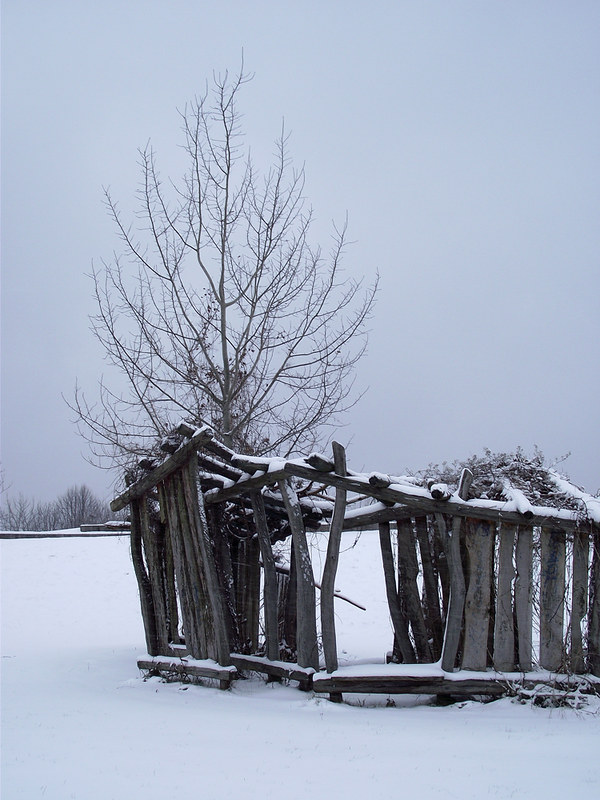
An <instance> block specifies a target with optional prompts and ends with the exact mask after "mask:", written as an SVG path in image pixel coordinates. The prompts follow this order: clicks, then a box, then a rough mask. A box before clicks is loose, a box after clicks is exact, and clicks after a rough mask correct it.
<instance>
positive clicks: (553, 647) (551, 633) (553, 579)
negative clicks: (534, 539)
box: [540, 528, 566, 672]
mask: <svg viewBox="0 0 600 800" xmlns="http://www.w3.org/2000/svg"><path fill="white" fill-rule="evenodd" d="M541 545H542V547H541V553H542V555H541V559H542V562H541V570H540V580H541V586H540V666H541V667H542V668H543V669H549V670H554V671H556V672H558V671H559V670H560V669H561V667H563V666H564V660H565V659H564V656H565V642H564V613H565V558H566V542H565V532H564V531H562V530H560V529H559V528H542V533H541Z"/></svg>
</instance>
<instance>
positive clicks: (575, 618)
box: [571, 530, 590, 674]
mask: <svg viewBox="0 0 600 800" xmlns="http://www.w3.org/2000/svg"><path fill="white" fill-rule="evenodd" d="M589 555H590V539H589V535H588V532H587V531H584V530H580V531H575V533H574V535H573V582H572V587H571V606H572V607H571V671H572V672H575V673H578V674H582V673H584V672H585V671H586V664H585V662H586V658H585V650H584V645H583V633H582V630H581V625H582V622H583V620H584V618H585V615H586V613H587V610H588V572H589Z"/></svg>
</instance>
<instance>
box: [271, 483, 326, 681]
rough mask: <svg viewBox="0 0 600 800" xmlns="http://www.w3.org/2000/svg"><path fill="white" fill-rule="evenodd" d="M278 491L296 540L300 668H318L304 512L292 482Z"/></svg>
mask: <svg viewBox="0 0 600 800" xmlns="http://www.w3.org/2000/svg"><path fill="white" fill-rule="evenodd" d="M279 490H280V491H281V495H282V497H283V502H284V503H285V507H286V510H287V513H288V518H289V521H290V529H291V531H292V539H293V541H294V557H295V559H296V580H297V585H296V602H297V614H298V619H297V631H296V636H297V650H298V664H300V666H301V667H313V668H314V669H318V668H319V648H318V645H317V619H316V607H315V583H314V576H313V571H312V564H311V561H310V553H309V550H308V544H307V542H306V533H305V530H304V523H303V521H302V509H301V507H300V503H299V502H298V497H297V495H296V492H295V491H294V487H293V486H292V484H291V481H290V480H289V479H285V480H281V481H279Z"/></svg>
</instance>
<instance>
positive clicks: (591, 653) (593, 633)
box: [588, 525, 600, 677]
mask: <svg viewBox="0 0 600 800" xmlns="http://www.w3.org/2000/svg"><path fill="white" fill-rule="evenodd" d="M588 659H589V669H590V672H591V673H592V675H596V676H598V677H600V527H598V526H597V525H594V526H593V528H592V570H591V574H590V613H589V618H588Z"/></svg>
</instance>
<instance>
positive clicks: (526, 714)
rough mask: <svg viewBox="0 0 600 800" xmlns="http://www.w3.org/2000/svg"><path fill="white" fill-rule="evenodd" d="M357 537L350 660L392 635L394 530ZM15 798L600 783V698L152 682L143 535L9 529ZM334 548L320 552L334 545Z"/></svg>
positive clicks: (591, 787)
mask: <svg viewBox="0 0 600 800" xmlns="http://www.w3.org/2000/svg"><path fill="white" fill-rule="evenodd" d="M353 541H354V536H353V535H352V534H348V535H346V537H345V546H346V549H345V552H344V553H343V555H342V559H341V564H340V572H339V579H338V581H337V586H338V588H339V589H340V590H341V591H342V592H343V593H344V594H346V595H348V596H350V597H351V598H352V599H355V600H357V601H358V602H360V603H362V604H363V605H366V606H367V612H363V611H360V610H359V609H357V608H354V607H353V606H350V605H348V604H346V603H342V602H340V601H337V603H338V605H337V609H338V612H339V628H340V635H339V646H340V649H341V650H343V651H346V653H345V657H346V658H347V660H348V661H349V662H352V661H354V660H367V659H371V660H374V659H379V660H381V659H382V658H383V656H384V653H385V651H386V650H387V649H389V648H390V645H391V639H392V637H391V631H390V626H389V621H388V616H387V610H386V604H385V597H384V589H383V579H382V576H381V573H380V570H381V567H380V561H379V556H378V543H377V537H376V536H374V535H373V534H368V533H367V534H363V535H362V536H361V537H360V539H359V541H358V542H357V544H356V546H355V547H354V548H352V547H350V545H351V544H352V543H353ZM0 552H1V556H2V563H1V576H2V675H1V677H2V741H1V746H2V798H3V800H17V798H24V799H26V800H33V799H34V798H45V799H46V800H50V799H52V800H69V799H70V798H75V800H95V798H98V800H109V798H115V799H118V800H122V799H123V798H138V797H141V798H144V800H152V798H160V800H166V799H167V798H169V799H170V798H179V797H183V796H186V797H188V796H189V797H195V796H200V797H203V798H205V799H206V800H225V798H235V799H236V800H241V799H242V798H248V799H249V800H253V799H254V798H265V799H266V800H269V798H278V799H279V798H281V800H293V799H294V798H309V797H310V798H321V797H327V798H331V800H335V799H336V798H344V800H346V799H351V798H364V800H375V798H389V797H393V796H396V795H402V796H404V797H417V798H438V797H439V798H453V797H455V798H461V800H462V799H464V798H478V799H479V798H485V797H498V798H509V797H515V798H543V800H551V798H561V800H563V799H564V798H568V797H573V796H578V797H581V798H593V797H599V796H600V760H599V759H598V741H599V739H598V735H599V734H600V712H596V709H597V706H590V707H589V708H588V710H587V711H573V710H570V709H566V710H565V709H554V710H551V709H542V708H536V707H532V706H529V705H520V704H518V703H516V702H513V701H511V700H509V699H505V700H500V701H497V702H493V703H489V704H486V705H481V704H478V703H471V702H467V703H462V704H459V705H455V706H450V707H445V708H442V707H435V706H433V705H431V704H429V701H428V700H426V699H425V698H408V699H406V700H401V699H398V698H395V702H396V706H395V707H386V704H385V698H379V701H378V703H375V698H360V697H359V698H353V703H354V704H353V705H347V704H344V705H334V704H331V703H329V702H328V701H327V700H326V699H323V698H318V697H316V696H313V695H310V694H303V693H302V692H299V691H298V690H297V689H295V688H293V687H288V686H283V685H277V684H269V685H267V684H265V683H264V682H263V681H261V680H260V679H258V678H257V679H252V680H247V681H239V682H237V683H236V684H235V685H234V687H233V688H232V689H231V690H230V691H226V692H221V691H219V690H218V689H214V688H207V687H199V686H182V685H179V684H164V683H161V681H160V680H158V679H151V680H148V681H144V680H143V679H142V678H141V676H140V674H139V672H138V670H137V667H136V660H137V658H138V657H139V656H140V655H141V654H143V653H144V652H145V647H144V640H143V632H142V625H141V620H140V615H139V608H138V598H137V589H136V583H135V578H134V575H133V569H132V567H131V565H130V561H129V541H128V538H127V537H123V538H88V539H85V538H71V539H36V540H15V541H12V540H5V541H2V542H0ZM317 560H318V559H317Z"/></svg>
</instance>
